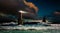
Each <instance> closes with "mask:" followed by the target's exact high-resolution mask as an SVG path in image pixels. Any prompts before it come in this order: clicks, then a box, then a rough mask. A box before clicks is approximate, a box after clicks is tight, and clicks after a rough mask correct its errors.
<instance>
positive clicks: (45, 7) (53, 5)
mask: <svg viewBox="0 0 60 33" xmlns="http://www.w3.org/2000/svg"><path fill="white" fill-rule="evenodd" d="M28 1H29V2H33V3H34V4H35V5H36V6H37V7H38V8H39V11H38V15H39V16H46V15H50V16H51V15H52V14H51V13H52V12H54V11H55V10H60V0H28Z"/></svg>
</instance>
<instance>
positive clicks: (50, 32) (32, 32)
mask: <svg viewBox="0 0 60 33" xmlns="http://www.w3.org/2000/svg"><path fill="white" fill-rule="evenodd" d="M0 33H60V30H56V29H55V30H51V29H48V30H0Z"/></svg>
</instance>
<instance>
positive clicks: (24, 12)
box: [19, 10, 28, 13]
mask: <svg viewBox="0 0 60 33" xmlns="http://www.w3.org/2000/svg"><path fill="white" fill-rule="evenodd" d="M19 12H20V13H28V12H26V11H22V10H20V11H19Z"/></svg>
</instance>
